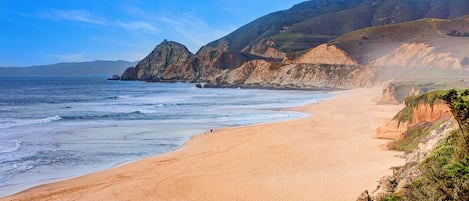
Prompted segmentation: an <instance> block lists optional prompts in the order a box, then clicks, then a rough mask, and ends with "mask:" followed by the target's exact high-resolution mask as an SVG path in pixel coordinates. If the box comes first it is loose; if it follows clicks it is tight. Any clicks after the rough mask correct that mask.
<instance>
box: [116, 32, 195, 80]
mask: <svg viewBox="0 0 469 201" xmlns="http://www.w3.org/2000/svg"><path fill="white" fill-rule="evenodd" d="M195 62H196V60H195V57H194V55H193V54H192V53H191V52H190V51H189V50H188V49H187V48H186V47H185V46H184V45H182V44H179V43H177V42H173V41H167V40H164V41H163V42H162V43H161V44H159V45H157V46H156V47H155V49H154V50H153V51H152V52H151V53H150V54H149V55H148V56H146V57H145V58H144V59H142V60H141V61H140V62H139V63H138V64H137V65H136V66H135V67H132V68H128V69H127V70H126V71H125V72H124V73H123V74H122V76H121V77H122V80H145V81H180V80H183V81H188V80H197V79H198V77H199V76H198V73H199V69H198V67H199V66H198V65H197V64H196V63H195Z"/></svg>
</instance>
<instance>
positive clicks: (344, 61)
mask: <svg viewBox="0 0 469 201" xmlns="http://www.w3.org/2000/svg"><path fill="white" fill-rule="evenodd" d="M283 62H284V63H288V64H300V63H314V64H335V65H358V63H357V61H355V60H354V59H353V58H351V57H350V56H349V55H348V54H347V52H345V51H343V50H341V49H339V48H337V46H335V45H329V44H322V45H319V46H317V47H315V48H313V49H311V50H308V51H306V52H305V53H304V54H302V55H300V56H299V57H297V58H293V59H289V58H286V59H285V60H284V61H283Z"/></svg>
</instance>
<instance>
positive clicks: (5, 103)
mask: <svg viewBox="0 0 469 201" xmlns="http://www.w3.org/2000/svg"><path fill="white" fill-rule="evenodd" d="M330 97H331V96H330V95H329V94H327V93H323V92H312V91H286V90H283V91H282V90H257V89H199V88H196V87H194V85H193V84H187V83H145V82H122V81H107V80H106V79H105V78H104V77H0V196H5V195H8V194H12V193H16V192H18V191H22V190H24V189H26V188H29V187H32V186H35V185H39V184H43V183H48V182H52V181H56V180H60V179H64V178H69V177H74V176H79V175H82V174H86V173H90V172H94V171H99V170H103V169H106V168H110V167H113V166H116V165H119V164H122V163H126V162H129V161H133V160H137V159H141V158H144V157H148V156H152V155H157V154H162V153H167V152H169V151H172V150H175V149H177V148H179V147H180V146H181V145H183V143H184V142H186V141H187V140H188V139H189V138H190V137H191V136H194V135H197V134H201V133H204V132H206V131H207V130H209V129H212V128H220V127H235V126H244V125H250V124H257V123H266V122H274V121H283V120H289V119H295V118H300V117H304V116H306V114H303V113H298V112H292V111H284V110H281V109H282V108H286V107H292V106H300V105H305V104H309V103H314V102H317V101H319V100H322V99H326V98H330Z"/></svg>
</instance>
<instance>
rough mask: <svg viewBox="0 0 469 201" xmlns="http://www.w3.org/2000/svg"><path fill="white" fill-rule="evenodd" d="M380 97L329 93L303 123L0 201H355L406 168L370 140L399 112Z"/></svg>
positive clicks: (193, 143)
mask: <svg viewBox="0 0 469 201" xmlns="http://www.w3.org/2000/svg"><path fill="white" fill-rule="evenodd" d="M381 92H382V88H379V87H375V88H365V89H354V90H348V91H341V92H334V95H335V96H336V98H333V99H330V100H325V101H322V102H320V103H318V104H312V105H308V106H305V107H301V108H294V110H299V111H303V112H307V113H310V114H311V116H309V117H307V118H303V119H298V120H293V121H288V122H280V123H270V124H262V125H254V126H247V127H240V128H228V129H220V130H214V132H213V133H208V134H203V135H198V136H196V137H194V138H193V139H191V140H190V141H188V142H187V143H186V144H185V145H184V146H183V147H182V148H181V149H179V150H177V151H175V152H171V153H168V154H165V155H163V156H157V157H151V158H147V159H144V160H140V161H136V162H133V163H129V164H126V165H123V166H119V167H116V168H113V169H109V170H105V171H102V172H97V173H93V174H89V175H85V176H81V177H77V178H73V179H69V180H65V181H61V182H56V183H52V184H47V185H42V186H38V187H35V188H32V189H29V190H26V191H24V192H22V193H19V194H16V195H13V196H10V197H6V198H3V199H0V200H2V201H3V200H185V201H187V200H204V201H210V200H214V201H215V200H226V201H230V200H266V201H267V200H268V201H271V200H279V201H280V200H281V201H285V200H305V201H306V200H307V201H309V200H311V201H316V200H328V201H330V200H338V201H344V200H355V199H356V198H357V197H358V195H359V194H360V193H361V192H362V191H363V190H365V189H374V188H375V187H376V185H377V180H378V179H379V178H380V177H381V176H383V175H386V174H390V173H391V170H390V169H389V168H390V167H392V166H397V165H400V164H402V163H403V161H402V159H400V158H398V157H395V156H396V155H399V154H400V153H397V152H393V151H388V150H384V149H382V148H381V147H382V146H381V145H383V144H385V143H386V142H387V141H385V140H378V139H376V138H375V133H376V128H377V127H379V126H380V125H382V124H384V123H385V122H386V121H387V120H390V119H391V118H392V117H393V116H394V115H395V114H396V113H397V112H398V111H399V110H400V109H401V108H402V106H396V105H377V104H376V102H377V100H378V98H379V96H380V94H381Z"/></svg>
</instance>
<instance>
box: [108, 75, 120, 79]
mask: <svg viewBox="0 0 469 201" xmlns="http://www.w3.org/2000/svg"><path fill="white" fill-rule="evenodd" d="M120 79H121V77H120V76H119V75H112V77H111V78H108V79H107V80H120Z"/></svg>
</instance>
